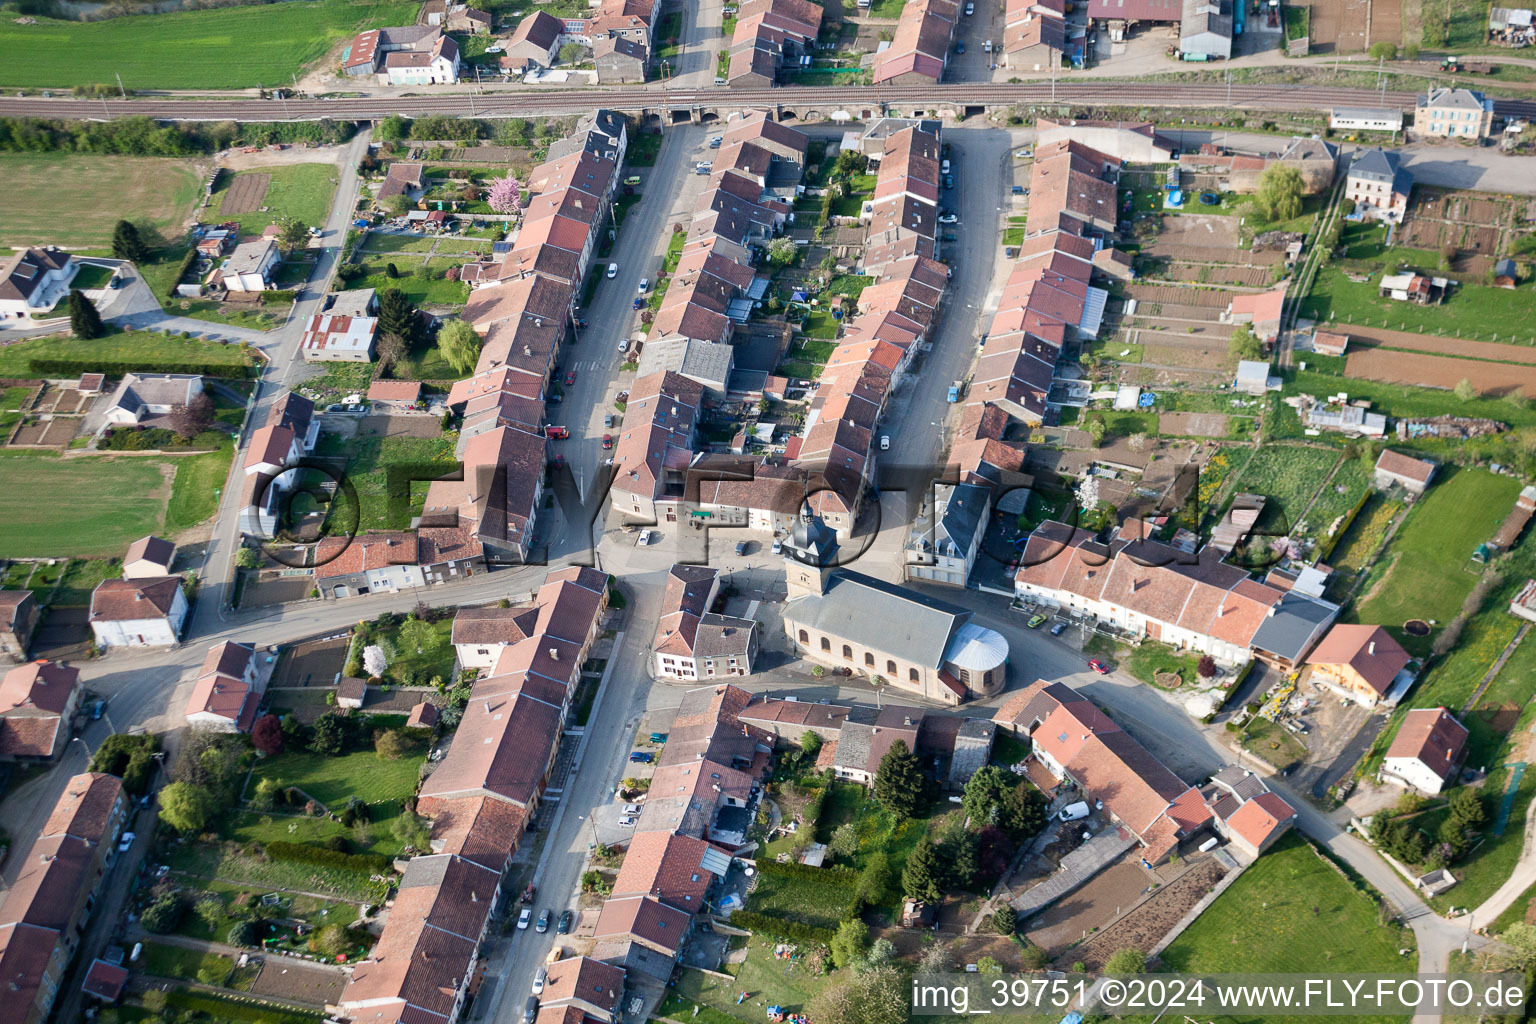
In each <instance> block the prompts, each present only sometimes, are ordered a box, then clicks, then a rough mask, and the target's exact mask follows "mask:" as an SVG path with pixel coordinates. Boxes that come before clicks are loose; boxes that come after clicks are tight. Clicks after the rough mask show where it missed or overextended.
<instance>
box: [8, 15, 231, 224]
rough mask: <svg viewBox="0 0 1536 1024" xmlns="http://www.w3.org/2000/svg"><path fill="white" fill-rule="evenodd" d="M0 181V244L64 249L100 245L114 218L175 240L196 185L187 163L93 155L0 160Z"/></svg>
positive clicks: (25, 156)
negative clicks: (105, 200)
mask: <svg viewBox="0 0 1536 1024" xmlns="http://www.w3.org/2000/svg"><path fill="white" fill-rule="evenodd" d="M125 20H126V19H125ZM10 30H12V26H11V24H10V22H9V21H5V22H0V39H3V38H4V37H5V34H6V33H7V32H8V31H10ZM0 45H3V44H0ZM0 63H3V60H0ZM3 76H4V72H3V71H0V77H3ZM0 178H3V179H4V181H5V185H6V187H5V190H4V191H3V192H0V244H3V245H41V244H43V243H45V242H51V243H53V244H55V245H63V246H69V247H72V248H91V247H102V246H106V245H108V244H109V243H110V242H111V241H112V228H113V226H114V225H115V224H116V223H117V222H118V220H119V219H122V218H127V219H128V220H131V221H133V222H134V223H135V224H138V225H139V226H140V227H141V228H143V227H148V228H152V229H153V230H155V231H156V232H159V233H161V234H166V235H176V234H180V233H181V227H182V224H183V223H184V222H185V221H186V219H187V217H188V215H189V214H190V213H191V212H192V206H193V204H194V203H195V202H196V201H197V197H198V191H199V186H201V184H202V182H201V181H199V180H198V178H197V175H196V173H195V171H194V170H193V168H192V164H191V162H190V161H187V160H171V159H162V158H158V157H133V156H100V155H97V154H94V153H0ZM107 195H110V196H111V197H112V202H110V203H103V202H101V197H102V196H107Z"/></svg>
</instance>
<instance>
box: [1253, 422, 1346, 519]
mask: <svg viewBox="0 0 1536 1024" xmlns="http://www.w3.org/2000/svg"><path fill="white" fill-rule="evenodd" d="M1338 461H1339V455H1338V452H1336V451H1334V450H1333V449H1331V448H1310V447H1305V446H1302V445H1280V444H1270V445H1263V446H1261V447H1259V448H1256V449H1254V451H1253V455H1252V458H1250V459H1249V460H1248V464H1247V465H1246V466H1244V467H1243V470H1242V474H1241V475H1240V476H1239V477H1238V478H1237V480H1236V482H1235V483H1234V484H1233V487H1232V493H1233V494H1237V493H1241V492H1250V493H1253V494H1263V495H1266V496H1268V498H1269V501H1267V502H1265V504H1264V514H1263V516H1262V517H1261V518H1260V521H1259V530H1260V531H1261V533H1262V535H1264V536H1270V537H1283V536H1285V535H1286V534H1288V533H1290V532H1291V530H1293V529H1294V528H1295V526H1296V522H1297V520H1298V519H1299V518H1300V517H1301V513H1302V511H1303V510H1304V509H1306V507H1307V503H1308V502H1309V501H1311V500H1312V496H1313V495H1314V494H1316V493H1317V490H1318V488H1319V487H1321V486H1322V483H1323V480H1324V478H1326V477H1327V476H1328V472H1329V470H1331V469H1333V467H1334V464H1335V463H1337V462H1338Z"/></svg>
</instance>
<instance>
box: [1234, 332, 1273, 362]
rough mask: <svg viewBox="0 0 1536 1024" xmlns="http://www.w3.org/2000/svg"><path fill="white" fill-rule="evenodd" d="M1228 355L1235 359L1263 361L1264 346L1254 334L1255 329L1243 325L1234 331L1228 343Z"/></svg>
mask: <svg viewBox="0 0 1536 1024" xmlns="http://www.w3.org/2000/svg"><path fill="white" fill-rule="evenodd" d="M1227 355H1229V356H1231V357H1232V358H1233V359H1246V360H1256V359H1263V358H1264V346H1263V345H1262V344H1261V343H1260V342H1259V338H1258V335H1256V334H1254V333H1253V328H1252V327H1249V326H1248V325H1247V324H1243V325H1242V326H1241V327H1238V328H1236V329H1235V330H1233V332H1232V337H1231V339H1230V340H1228V341H1227Z"/></svg>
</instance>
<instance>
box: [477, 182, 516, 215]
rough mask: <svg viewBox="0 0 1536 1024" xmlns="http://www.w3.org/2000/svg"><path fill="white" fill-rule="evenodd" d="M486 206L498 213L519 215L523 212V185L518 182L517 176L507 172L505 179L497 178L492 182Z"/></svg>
mask: <svg viewBox="0 0 1536 1024" xmlns="http://www.w3.org/2000/svg"><path fill="white" fill-rule="evenodd" d="M485 202H486V205H488V206H489V207H490V208H491V209H493V210H495V211H496V212H497V213H505V214H513V215H515V214H518V213H521V212H522V211H523V184H522V182H520V181H518V180H517V175H515V174H513V173H512V172H511V171H508V172H507V176H506V177H505V178H497V179H496V180H495V181H493V182H491V190H490V192H488V193H487V194H486V198H485Z"/></svg>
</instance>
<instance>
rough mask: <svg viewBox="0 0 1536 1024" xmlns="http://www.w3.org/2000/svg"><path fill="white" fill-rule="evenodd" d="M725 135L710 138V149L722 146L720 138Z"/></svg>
mask: <svg viewBox="0 0 1536 1024" xmlns="http://www.w3.org/2000/svg"><path fill="white" fill-rule="evenodd" d="M723 137H724V136H720V135H716V136H715V137H714V138H712V139H710V140H709V148H710V149H719V148H720V140H721V139H722V138H723Z"/></svg>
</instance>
